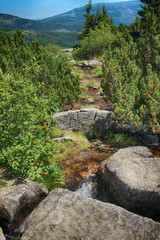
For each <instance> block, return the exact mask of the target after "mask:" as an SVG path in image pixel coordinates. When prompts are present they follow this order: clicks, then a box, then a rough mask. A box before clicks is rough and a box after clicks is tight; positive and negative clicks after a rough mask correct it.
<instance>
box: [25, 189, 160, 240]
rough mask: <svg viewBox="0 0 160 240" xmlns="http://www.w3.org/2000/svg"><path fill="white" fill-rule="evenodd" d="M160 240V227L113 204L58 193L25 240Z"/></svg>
mask: <svg viewBox="0 0 160 240" xmlns="http://www.w3.org/2000/svg"><path fill="white" fill-rule="evenodd" d="M33 239H34V240H46V239H49V240H62V239H66V240H67V239H68V240H75V239H79V240H80V239H85V240H104V239H107V240H122V239H123V240H128V239H129V240H135V239H137V240H138V239H139V240H148V239H150V240H151V239H152V240H158V239H160V223H156V222H154V221H153V220H151V219H148V218H143V217H141V216H138V215H136V214H133V213H130V212H128V211H127V210H125V209H123V208H120V207H117V206H115V205H113V204H109V203H103V202H100V201H98V200H94V199H89V198H85V197H83V196H81V195H79V194H76V193H74V192H70V191H68V190H66V189H55V190H53V191H51V192H50V194H49V196H48V197H47V198H46V199H45V200H43V201H42V202H41V203H40V205H39V206H38V208H37V209H35V210H34V211H33V212H32V213H31V215H30V217H29V219H28V222H27V225H26V228H25V232H24V234H23V235H22V238H21V240H33Z"/></svg>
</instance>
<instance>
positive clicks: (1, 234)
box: [0, 227, 5, 240]
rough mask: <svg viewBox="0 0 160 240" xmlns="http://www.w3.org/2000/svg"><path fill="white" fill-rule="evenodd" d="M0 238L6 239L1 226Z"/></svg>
mask: <svg viewBox="0 0 160 240" xmlns="http://www.w3.org/2000/svg"><path fill="white" fill-rule="evenodd" d="M0 240H5V237H4V234H3V231H2V228H1V227H0Z"/></svg>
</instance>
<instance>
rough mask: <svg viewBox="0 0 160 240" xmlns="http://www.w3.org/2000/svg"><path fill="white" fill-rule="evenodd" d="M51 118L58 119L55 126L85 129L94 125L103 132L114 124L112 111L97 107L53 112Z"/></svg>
mask: <svg viewBox="0 0 160 240" xmlns="http://www.w3.org/2000/svg"><path fill="white" fill-rule="evenodd" d="M52 118H53V119H56V120H57V121H58V125H57V126H58V127H59V128H61V129H73V130H78V129H82V130H83V131H87V130H89V128H90V127H91V126H92V127H93V125H94V127H95V128H96V129H97V130H99V131H103V132H104V131H107V130H108V129H111V128H113V126H114V125H115V122H114V120H113V113H112V112H110V111H106V110H98V109H97V108H86V109H80V110H75V111H67V112H60V113H56V114H54V115H53V116H52Z"/></svg>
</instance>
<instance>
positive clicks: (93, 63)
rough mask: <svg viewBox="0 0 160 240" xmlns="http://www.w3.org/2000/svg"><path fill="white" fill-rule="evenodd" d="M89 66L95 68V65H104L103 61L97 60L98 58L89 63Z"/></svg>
mask: <svg viewBox="0 0 160 240" xmlns="http://www.w3.org/2000/svg"><path fill="white" fill-rule="evenodd" d="M88 66H89V67H90V68H95V67H98V66H102V62H100V61H97V60H92V61H90V62H89V63H88Z"/></svg>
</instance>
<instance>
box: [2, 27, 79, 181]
mask: <svg viewBox="0 0 160 240" xmlns="http://www.w3.org/2000/svg"><path fill="white" fill-rule="evenodd" d="M79 93H80V87H79V78H78V77H77V76H75V75H74V74H72V73H71V69H70V66H69V64H68V63H67V59H66V57H65V56H64V55H60V56H59V57H54V56H53V55H50V54H48V53H47V51H46V50H45V49H44V48H43V47H42V46H41V45H40V44H39V42H38V41H35V42H33V44H32V45H30V44H26V43H25V38H24V36H23V35H22V34H21V32H20V31H19V30H17V32H16V34H15V35H14V37H11V36H9V35H7V34H6V33H5V32H4V31H2V30H0V101H1V104H0V164H3V165H4V166H6V167H7V168H8V169H9V170H10V171H12V172H13V173H14V174H17V175H19V176H21V177H27V178H29V179H31V180H37V179H38V178H40V172H41V168H42V167H44V166H45V167H46V166H47V165H48V164H49V159H50V158H51V157H52V156H53V154H54V153H55V151H56V150H55V148H54V146H53V143H52V141H51V140H50V136H51V132H52V131H53V129H54V126H55V123H54V122H53V120H52V119H51V115H52V114H53V113H55V112H56V111H58V110H59V108H63V106H65V104H72V105H73V103H74V101H76V99H77V98H78V95H79Z"/></svg>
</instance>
